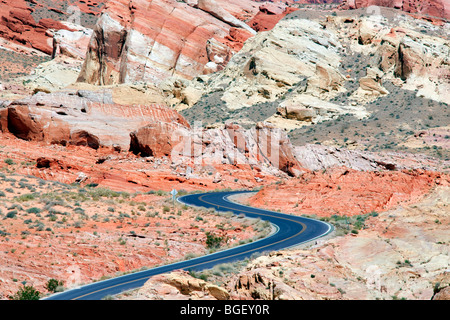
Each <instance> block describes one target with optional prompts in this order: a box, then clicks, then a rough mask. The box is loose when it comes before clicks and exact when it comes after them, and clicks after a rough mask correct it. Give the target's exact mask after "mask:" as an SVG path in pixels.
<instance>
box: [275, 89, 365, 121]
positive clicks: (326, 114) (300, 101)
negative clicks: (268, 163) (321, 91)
mask: <svg viewBox="0 0 450 320" xmlns="http://www.w3.org/2000/svg"><path fill="white" fill-rule="evenodd" d="M277 113H278V114H279V115H281V116H282V117H283V118H286V119H293V120H297V121H303V122H312V123H318V122H322V121H326V120H330V119H335V118H338V117H339V116H340V115H343V114H352V115H354V116H355V117H358V118H364V117H366V116H368V113H367V111H366V110H365V109H364V107H359V106H355V107H354V106H342V105H337V104H334V103H331V102H327V101H323V100H321V99H319V98H317V97H314V96H312V95H307V94H299V95H294V96H292V97H290V98H288V99H285V100H284V101H283V102H281V103H280V104H279V107H278V108H277Z"/></svg>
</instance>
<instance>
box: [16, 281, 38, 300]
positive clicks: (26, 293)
mask: <svg viewBox="0 0 450 320" xmlns="http://www.w3.org/2000/svg"><path fill="white" fill-rule="evenodd" d="M40 297H41V293H40V292H39V291H38V290H36V289H35V288H34V287H33V286H25V285H24V286H23V287H22V288H20V289H19V291H17V292H16V294H15V295H14V296H11V297H10V298H11V299H12V300H39V298H40Z"/></svg>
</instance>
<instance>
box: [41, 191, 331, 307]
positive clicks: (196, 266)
mask: <svg viewBox="0 0 450 320" xmlns="http://www.w3.org/2000/svg"><path fill="white" fill-rule="evenodd" d="M246 192H249V191H234V192H213V193H202V194H192V195H186V196H182V197H179V198H178V201H179V202H181V203H184V204H186V205H189V206H198V207H206V208H214V209H216V210H218V211H231V212H233V213H234V214H237V215H239V214H244V215H245V216H247V217H249V218H260V219H261V220H267V221H269V222H270V223H272V224H273V225H274V226H275V228H276V232H274V233H273V234H272V235H270V236H268V237H266V238H263V239H260V240H258V241H254V242H251V243H247V244H244V245H241V246H238V247H234V248H231V249H227V250H222V251H218V252H215V253H212V254H208V255H205V256H202V257H198V258H193V259H190V260H186V261H180V262H176V263H172V264H169V265H165V266H160V267H155V268H152V269H149V270H145V271H139V272H136V273H132V274H127V275H124V276H120V277H116V278H112V279H108V280H103V281H99V282H94V283H91V284H87V285H84V286H80V287H78V288H74V289H70V290H67V291H64V292H61V293H57V294H53V295H51V296H49V297H46V298H45V300H100V299H102V298H104V297H106V296H111V295H115V294H118V293H121V292H124V291H127V290H131V289H136V288H139V287H142V286H143V285H144V283H145V282H146V281H147V280H148V279H149V278H150V277H151V276H154V275H157V274H161V273H167V272H171V271H174V270H180V269H183V270H193V271H200V270H203V269H210V268H212V267H214V266H215V265H217V264H221V263H229V262H234V261H237V260H243V259H245V258H248V257H250V256H251V255H252V254H254V253H262V252H270V251H277V250H281V249H286V248H289V247H293V246H296V245H299V244H302V243H305V242H309V241H312V240H315V239H317V238H320V237H322V236H324V235H326V234H328V233H329V232H331V231H332V226H331V225H330V224H328V223H325V222H322V221H318V220H313V219H308V218H303V217H297V216H292V215H287V214H283V213H279V212H274V211H268V210H262V209H257V208H253V207H248V206H244V205H241V204H237V203H234V202H232V201H230V200H229V199H228V197H229V196H231V195H234V194H238V193H246Z"/></svg>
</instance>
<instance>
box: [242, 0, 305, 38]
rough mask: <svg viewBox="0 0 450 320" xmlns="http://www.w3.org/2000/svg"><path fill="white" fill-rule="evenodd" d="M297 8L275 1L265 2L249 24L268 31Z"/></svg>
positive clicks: (256, 28)
mask: <svg viewBox="0 0 450 320" xmlns="http://www.w3.org/2000/svg"><path fill="white" fill-rule="evenodd" d="M296 10H298V9H297V8H291V7H286V6H285V5H282V4H279V5H275V4H273V3H265V4H263V5H261V6H260V7H259V12H258V14H256V16H255V17H254V18H253V19H252V20H250V22H249V25H250V26H251V27H252V28H253V29H255V30H256V31H268V30H271V29H272V28H273V27H274V26H275V25H276V24H277V22H278V21H280V20H281V19H282V18H284V17H285V16H286V15H287V14H289V13H292V12H294V11H296Z"/></svg>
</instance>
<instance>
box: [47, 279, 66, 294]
mask: <svg viewBox="0 0 450 320" xmlns="http://www.w3.org/2000/svg"><path fill="white" fill-rule="evenodd" d="M63 285H64V282H63V281H62V280H61V281H59V280H56V279H50V280H48V281H47V284H46V285H45V288H46V289H47V290H48V291H50V292H57V291H59V290H60V289H61V287H62V286H63Z"/></svg>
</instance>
